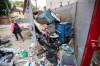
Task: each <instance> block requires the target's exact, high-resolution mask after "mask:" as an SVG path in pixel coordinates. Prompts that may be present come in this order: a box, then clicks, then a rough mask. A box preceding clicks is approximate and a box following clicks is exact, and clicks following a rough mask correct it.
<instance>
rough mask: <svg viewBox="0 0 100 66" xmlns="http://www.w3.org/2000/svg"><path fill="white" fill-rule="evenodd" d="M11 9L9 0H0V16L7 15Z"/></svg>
mask: <svg viewBox="0 0 100 66" xmlns="http://www.w3.org/2000/svg"><path fill="white" fill-rule="evenodd" d="M10 10H11V3H10V2H9V0H0V16H3V15H5V16H8V15H9V12H10Z"/></svg>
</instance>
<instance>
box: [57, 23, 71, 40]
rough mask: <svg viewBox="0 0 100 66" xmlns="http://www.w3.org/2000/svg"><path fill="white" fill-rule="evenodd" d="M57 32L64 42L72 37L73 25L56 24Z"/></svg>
mask: <svg viewBox="0 0 100 66" xmlns="http://www.w3.org/2000/svg"><path fill="white" fill-rule="evenodd" d="M56 30H57V31H59V32H60V33H58V35H59V38H58V39H59V40H61V41H64V40H65V38H66V37H68V36H70V35H71V32H72V23H69V22H62V23H56Z"/></svg>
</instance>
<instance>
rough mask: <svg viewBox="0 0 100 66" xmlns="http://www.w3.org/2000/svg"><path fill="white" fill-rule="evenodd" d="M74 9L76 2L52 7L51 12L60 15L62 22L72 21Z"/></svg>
mask: <svg viewBox="0 0 100 66" xmlns="http://www.w3.org/2000/svg"><path fill="white" fill-rule="evenodd" d="M75 11H76V3H73V4H70V5H65V6H62V7H59V8H57V9H53V12H54V13H56V14H59V15H60V16H61V18H62V19H61V21H62V22H74V19H75Z"/></svg>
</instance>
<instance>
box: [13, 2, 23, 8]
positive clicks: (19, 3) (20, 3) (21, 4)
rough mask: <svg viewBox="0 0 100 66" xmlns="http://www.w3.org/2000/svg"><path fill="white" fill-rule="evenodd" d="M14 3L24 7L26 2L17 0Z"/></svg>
mask: <svg viewBox="0 0 100 66" xmlns="http://www.w3.org/2000/svg"><path fill="white" fill-rule="evenodd" d="M12 5H13V6H14V5H15V6H18V7H23V6H24V3H23V2H22V1H15V2H12Z"/></svg>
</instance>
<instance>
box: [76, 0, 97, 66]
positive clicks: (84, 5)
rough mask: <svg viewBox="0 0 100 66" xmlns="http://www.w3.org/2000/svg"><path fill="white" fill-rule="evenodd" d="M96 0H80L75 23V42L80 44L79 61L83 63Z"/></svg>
mask: <svg viewBox="0 0 100 66" xmlns="http://www.w3.org/2000/svg"><path fill="white" fill-rule="evenodd" d="M94 4H95V0H79V2H78V8H77V17H76V23H75V29H76V33H75V43H76V45H78V54H77V62H78V66H80V64H81V60H82V56H83V52H84V48H85V44H86V40H87V36H88V31H89V27H90V23H91V18H92V13H93V9H94Z"/></svg>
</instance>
